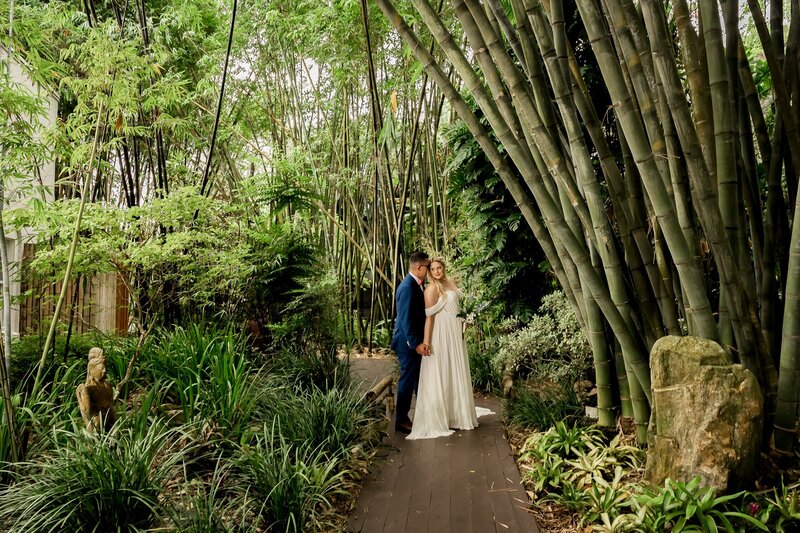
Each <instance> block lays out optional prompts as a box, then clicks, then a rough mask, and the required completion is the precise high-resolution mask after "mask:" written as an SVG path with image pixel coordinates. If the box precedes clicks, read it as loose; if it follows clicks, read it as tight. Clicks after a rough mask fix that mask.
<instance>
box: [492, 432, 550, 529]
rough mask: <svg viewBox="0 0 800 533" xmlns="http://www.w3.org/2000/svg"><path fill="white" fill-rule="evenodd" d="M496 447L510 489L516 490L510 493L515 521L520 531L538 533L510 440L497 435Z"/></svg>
mask: <svg viewBox="0 0 800 533" xmlns="http://www.w3.org/2000/svg"><path fill="white" fill-rule="evenodd" d="M495 446H496V448H497V455H498V458H499V459H500V464H501V466H502V469H503V476H504V477H505V478H506V481H507V483H508V487H509V488H511V487H513V488H515V490H514V491H509V492H508V495H509V497H510V498H511V506H512V508H513V510H514V517H515V521H516V522H517V524H519V526H520V531H529V532H531V533H538V531H539V528H538V527H537V525H536V521H535V520H534V519H533V515H532V514H531V513H530V512H529V511H528V509H529V508H530V500H529V499H528V493H527V492H526V491H525V487H524V486H523V485H522V481H521V478H520V475H519V468H518V467H517V463H516V461H514V458H513V457H512V456H511V448H510V447H509V444H508V440H507V439H506V436H505V434H504V433H503V434H499V435H498V434H496V435H495Z"/></svg>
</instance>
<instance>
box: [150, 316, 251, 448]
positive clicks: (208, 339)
mask: <svg viewBox="0 0 800 533" xmlns="http://www.w3.org/2000/svg"><path fill="white" fill-rule="evenodd" d="M142 365H143V367H144V372H146V373H147V375H148V376H149V381H150V382H151V383H155V382H161V383H165V384H167V385H166V391H168V392H167V394H168V395H169V397H170V398H171V399H172V400H173V401H174V402H175V403H176V404H177V405H179V406H180V408H181V409H182V410H183V415H184V420H186V421H196V420H201V419H202V420H207V421H210V422H212V423H213V424H214V426H215V430H216V431H219V432H220V433H222V434H223V435H225V436H226V437H228V438H231V439H233V440H236V439H238V438H240V437H241V436H243V435H244V434H245V432H246V431H247V429H248V426H249V424H250V417H251V414H252V412H253V409H254V406H255V404H256V401H257V395H258V390H257V388H256V381H257V376H256V374H257V373H258V371H257V370H256V369H253V365H252V363H251V362H250V361H249V359H248V349H247V347H246V344H245V342H244V340H243V338H242V336H241V335H240V334H237V333H235V332H234V329H233V327H232V326H228V327H227V328H225V329H215V328H214V327H207V328H206V327H204V326H202V325H197V324H193V325H191V326H189V327H188V328H185V329H184V328H182V327H177V328H175V329H173V330H172V331H164V332H162V333H161V334H160V335H159V339H158V341H156V342H154V346H153V348H152V349H151V350H148V352H146V353H145V354H144V358H143V360H142Z"/></svg>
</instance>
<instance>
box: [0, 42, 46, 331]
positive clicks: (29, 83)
mask: <svg viewBox="0 0 800 533" xmlns="http://www.w3.org/2000/svg"><path fill="white" fill-rule="evenodd" d="M0 56H3V57H4V58H6V59H7V63H6V64H7V65H8V68H9V71H10V73H11V79H12V80H13V82H14V83H16V84H19V85H20V86H21V87H22V88H23V89H25V90H27V91H28V92H30V93H31V94H32V95H35V96H38V97H40V98H43V99H44V101H45V113H44V114H43V115H41V116H39V117H31V119H32V120H39V121H40V124H41V125H42V128H40V130H39V135H42V134H43V133H44V132H45V131H46V130H48V129H50V128H52V127H54V126H55V124H56V121H57V120H58V99H57V98H56V95H55V94H54V93H53V92H52V91H51V90H50V89H49V88H46V87H42V86H41V85H38V84H36V83H34V81H33V80H31V78H30V76H29V75H28V72H27V70H26V68H27V66H26V65H25V64H24V62H22V61H21V60H20V59H19V58H16V57H15V56H14V55H13V54H11V55H9V53H8V51H7V50H6V49H5V48H3V47H0ZM55 181H56V164H55V160H53V159H51V160H48V161H43V162H42V164H41V166H40V167H39V169H38V172H36V173H34V175H32V176H30V177H28V178H27V179H26V180H24V181H19V182H17V183H9V184H7V189H6V191H7V201H8V202H9V203H8V204H7V205H6V207H7V208H16V207H20V206H23V205H25V204H27V203H28V201H29V200H30V198H31V195H33V194H35V195H37V196H39V197H41V196H40V195H42V187H41V186H44V197H43V198H42V199H43V200H45V201H50V200H52V198H53V190H54V187H55ZM32 185H38V186H39V187H32ZM31 238H32V237H31V235H30V232H29V231H27V230H26V229H24V228H23V229H22V230H21V231H19V232H13V233H8V234H6V243H7V244H8V255H9V261H10V262H11V265H12V268H11V279H12V282H11V287H10V289H11V297H12V299H15V298H16V297H18V296H19V295H20V293H21V283H20V280H19V276H18V273H19V269H18V267H19V265H20V264H21V262H22V251H23V245H24V243H26V242H31ZM19 319H20V313H19V305H18V304H14V305H13V306H12V308H11V333H12V335H13V336H14V337H17V336H19V333H20V331H19Z"/></svg>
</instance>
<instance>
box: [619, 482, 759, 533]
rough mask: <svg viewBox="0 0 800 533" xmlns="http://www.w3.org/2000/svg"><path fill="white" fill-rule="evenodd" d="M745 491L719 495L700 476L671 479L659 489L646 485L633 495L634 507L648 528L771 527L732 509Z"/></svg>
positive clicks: (736, 529)
mask: <svg viewBox="0 0 800 533" xmlns="http://www.w3.org/2000/svg"><path fill="white" fill-rule="evenodd" d="M742 494H743V492H738V493H736V494H728V495H724V496H717V495H716V494H715V492H714V489H712V488H711V487H703V486H701V485H700V478H699V477H696V478H694V479H693V480H692V481H689V482H688V483H683V482H679V481H673V480H671V479H668V480H666V481H665V483H664V486H663V487H661V488H658V489H656V490H652V489H647V488H645V489H643V490H642V492H641V493H640V494H637V495H635V496H634V498H633V506H634V509H636V510H637V511H639V512H640V513H642V512H643V515H642V525H643V527H644V529H645V530H646V531H652V532H656V531H665V530H667V529H669V530H671V531H676V532H677V531H698V532H701V531H719V530H723V531H727V532H730V533H734V532H736V531H739V530H740V528H748V529H749V530H758V531H769V530H770V529H769V528H768V527H767V526H766V525H765V524H764V523H762V522H761V521H760V520H758V519H756V518H754V517H752V516H750V515H749V514H747V513H743V512H742V511H741V510H738V509H730V508H729V507H728V505H727V504H728V503H729V502H731V501H733V500H736V499H738V498H741V497H742Z"/></svg>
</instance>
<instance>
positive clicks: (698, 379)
mask: <svg viewBox="0 0 800 533" xmlns="http://www.w3.org/2000/svg"><path fill="white" fill-rule="evenodd" d="M650 373H651V381H652V387H653V396H652V398H653V401H652V414H651V417H650V428H649V434H648V439H647V440H648V450H647V466H646V470H645V478H646V479H647V480H648V481H650V482H651V483H654V484H658V485H661V484H662V483H663V482H664V480H665V479H667V478H671V479H674V480H678V481H689V480H691V479H693V478H694V477H697V476H700V478H701V480H702V483H703V484H704V485H706V486H710V487H713V488H714V489H715V490H717V491H720V492H726V491H733V490H737V489H740V488H745V487H747V486H749V485H750V484H751V483H752V482H753V480H754V477H755V470H756V464H757V461H758V457H759V451H760V449H761V428H762V423H763V420H762V404H763V398H762V396H761V389H760V388H759V386H758V380H757V379H756V377H755V376H754V375H753V373H752V372H750V371H749V370H746V369H745V368H744V367H742V365H735V364H732V359H731V355H730V353H729V352H728V351H727V350H725V349H724V348H722V346H720V345H719V344H717V343H716V342H714V341H710V340H708V339H701V338H697V337H674V336H670V337H664V338H661V339H659V340H658V341H657V342H656V343H655V344H654V345H653V349H652V351H651V353H650Z"/></svg>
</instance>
